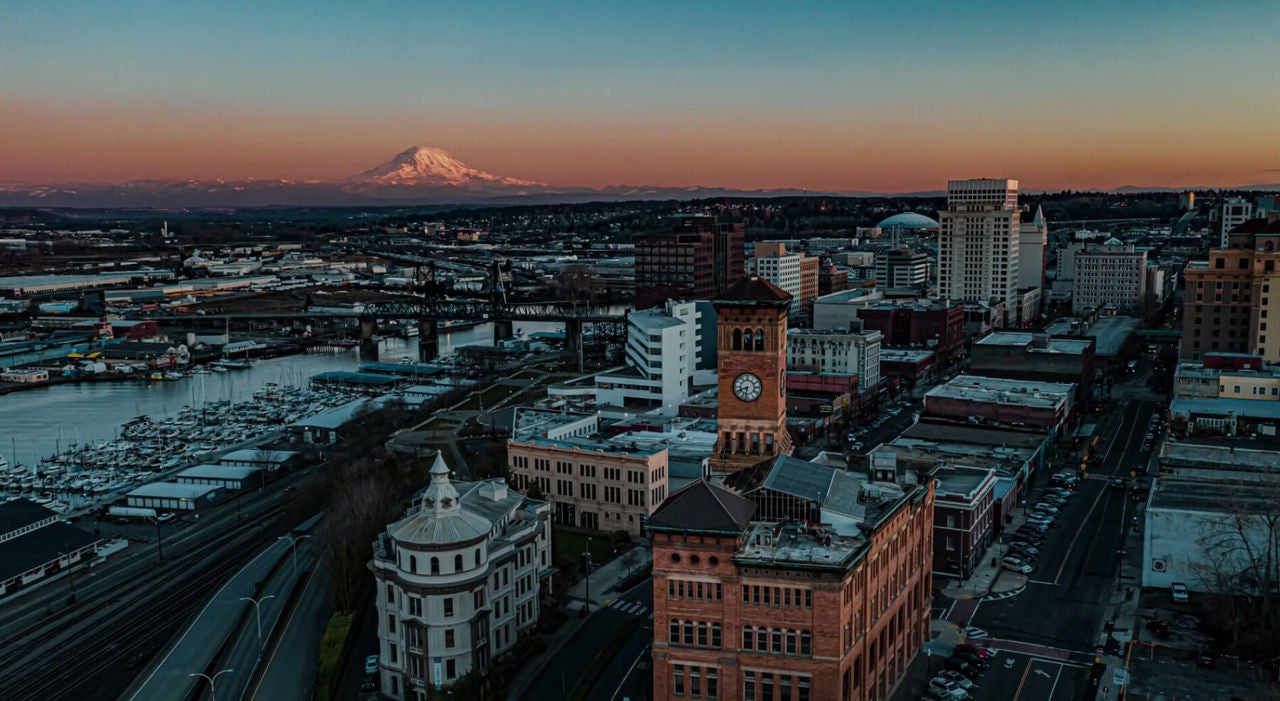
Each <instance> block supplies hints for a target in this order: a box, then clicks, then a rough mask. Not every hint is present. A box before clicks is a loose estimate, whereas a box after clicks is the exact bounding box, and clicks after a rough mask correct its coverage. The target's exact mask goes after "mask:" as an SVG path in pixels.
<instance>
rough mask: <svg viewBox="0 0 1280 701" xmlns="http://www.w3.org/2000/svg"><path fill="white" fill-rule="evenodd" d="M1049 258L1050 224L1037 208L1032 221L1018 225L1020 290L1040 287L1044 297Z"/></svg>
mask: <svg viewBox="0 0 1280 701" xmlns="http://www.w3.org/2000/svg"><path fill="white" fill-rule="evenodd" d="M1048 256H1049V224H1048V222H1046V221H1045V218H1044V210H1042V209H1041V208H1040V207H1039V206H1037V207H1036V213H1035V215H1034V216H1033V217H1032V218H1031V221H1024V222H1019V224H1018V289H1020V290H1026V289H1030V288H1032V287H1038V288H1040V290H1041V297H1042V298H1043V296H1044V281H1045V275H1044V272H1045V263H1046V261H1047V260H1048Z"/></svg>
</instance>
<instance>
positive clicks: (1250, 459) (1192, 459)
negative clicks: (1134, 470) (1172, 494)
mask: <svg viewBox="0 0 1280 701" xmlns="http://www.w3.org/2000/svg"><path fill="white" fill-rule="evenodd" d="M1251 444H1253V445H1251ZM1160 469H1161V470H1162V471H1164V470H1171V471H1173V472H1175V473H1178V474H1182V473H1186V472H1189V471H1194V470H1205V471H1210V470H1212V471H1219V470H1221V471H1229V472H1247V473H1255V474H1270V475H1275V476H1276V477H1280V446H1277V445H1276V442H1275V441H1274V440H1272V441H1270V442H1269V443H1268V442H1262V443H1255V442H1254V441H1250V440H1249V439H1237V440H1222V439H1216V438H1211V439H1203V440H1195V439H1192V440H1188V441H1178V440H1169V441H1165V443H1164V445H1162V446H1161V447H1160Z"/></svg>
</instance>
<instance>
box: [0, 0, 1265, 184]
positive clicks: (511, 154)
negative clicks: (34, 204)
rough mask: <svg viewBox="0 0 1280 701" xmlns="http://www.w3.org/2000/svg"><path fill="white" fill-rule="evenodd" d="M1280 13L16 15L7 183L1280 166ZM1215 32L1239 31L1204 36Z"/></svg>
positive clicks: (753, 177) (197, 11)
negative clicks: (469, 170) (460, 171)
mask: <svg viewBox="0 0 1280 701" xmlns="http://www.w3.org/2000/svg"><path fill="white" fill-rule="evenodd" d="M1277 21H1280V9H1277V8H1276V7H1275V6H1272V5H1269V4H1265V3H1260V2H1258V3H1252V2H1245V3H1238V4H1236V5H1234V6H1233V7H1231V8H1220V7H1209V6H1202V5H1180V4H1174V5H1169V4H1167V3H1155V2H1138V3H1128V4H1125V5H1124V6H1122V7H1117V6H1114V5H1113V4H1104V3H1098V2H1082V3H1076V4H1074V5H1072V6H1071V7H1070V8H1054V9H1044V8H1033V9H1027V8H1023V7H1021V6H1018V5H1013V4H1010V3H986V4H984V5H982V6H981V7H964V8H959V7H934V6H932V5H927V4H924V3H905V4H898V5H895V6H894V7H883V6H878V5H876V6H872V5H866V4H863V3H855V4H851V5H846V4H834V3H833V4H827V3H814V4H811V5H807V6H805V7H803V8H792V7H756V8H748V9H745V10H744V9H742V8H741V7H740V6H737V5H729V4H726V3H704V4H702V5H701V6H699V7H697V8H688V7H684V6H681V5H675V4H671V3H649V4H646V5H644V6H621V7H598V6H583V7H577V6H574V5H571V4H566V3H552V4H549V5H545V4H544V5H539V6H538V7H537V8H535V9H524V8H507V7H503V6H499V5H497V4H486V3H479V4H471V5H469V6H467V7H465V8H463V7H451V8H423V7H396V8H366V7H356V6H349V5H346V4H338V3H322V4H320V5H318V6H310V5H307V6H304V5H301V4H296V3H279V4H275V5H272V6H271V7H267V8H263V7H257V6H253V5H251V4H249V3H236V2H232V3H225V4H219V5H216V6H203V5H198V4H184V3H167V4H159V3H150V2H144V1H142V0H137V1H133V2H125V3H121V4H119V5H113V6H111V7H110V8H107V7H101V8H99V7H89V8H80V9H78V10H77V11H76V12H74V13H72V12H67V11H65V9H62V8H59V6H58V5H57V4H56V3H53V4H50V3H18V5H17V6H16V7H15V8H12V10H11V13H10V18H9V21H6V22H5V23H4V24H3V25H0V60H2V61H3V62H4V63H5V65H6V66H7V67H8V68H9V70H6V71H5V72H4V75H3V76H0V119H3V120H4V123H5V124H6V129H5V131H4V133H3V134H0V181H5V182H30V183H59V182H123V181H129V180H138V179H179V180H181V179H196V180H206V179H218V178H221V179H228V180H232V179H246V178H258V179H277V178H286V179H296V180H334V179H342V178H346V177H349V176H351V175H354V174H356V173H359V172H361V171H363V170H366V169H368V168H370V167H373V166H375V165H377V164H378V163H381V162H383V161H385V160H386V159H387V158H389V157H390V156H391V155H393V154H395V153H397V152H399V151H401V150H403V149H404V148H405V147H407V146H409V145H412V144H426V145H432V146H438V147H441V148H443V149H445V150H448V151H450V152H451V153H453V154H455V155H456V156H458V157H459V158H460V159H461V160H463V161H465V162H467V163H468V164H470V165H473V166H475V167H477V168H480V169H483V170H486V171H489V172H492V173H496V174H499V175H502V176H509V177H514V178H522V179H528V180H535V181H541V182H546V183H551V184H553V185H557V186H582V187H603V186H609V185H623V184H627V185H661V186H671V187H675V186H695V185H701V186H708V187H726V188H742V189H763V188H768V189H772V188H806V189H811V190H819V191H834V192H850V191H877V192H913V191H936V190H940V189H941V188H942V187H943V186H944V183H945V182H946V181H947V180H948V179H950V178H954V177H971V176H972V177H977V176H982V175H990V176H1000V177H1003V176H1009V177H1016V178H1018V179H1019V180H1020V181H1021V183H1022V184H1023V187H1024V188H1025V189H1027V190H1058V189H1112V188H1116V187H1120V186H1125V185H1136V186H1155V187H1232V186H1244V185H1252V184H1259V183H1272V182H1276V181H1278V180H1280V120H1276V119H1275V117H1276V109H1275V104H1274V102H1273V100H1272V98H1271V97H1270V96H1269V94H1268V93H1267V91H1265V90H1260V89H1256V88H1251V87H1250V84H1249V83H1250V81H1247V80H1241V79H1237V78H1233V77H1231V76H1238V75H1239V74H1240V72H1241V71H1242V70H1243V71H1246V72H1247V71H1248V70H1249V69H1250V67H1251V66H1254V67H1261V66H1265V65H1271V64H1273V63H1274V62H1275V60H1276V59H1277V58H1280V49H1277V48H1276V47H1275V45H1274V42H1271V41H1269V40H1267V36H1266V35H1267V34H1268V32H1269V30H1268V27H1274V26H1275V25H1276V22H1277ZM1204 46H1212V47H1213V51H1206V50H1203V49H1200V50H1196V49H1197V47H1204Z"/></svg>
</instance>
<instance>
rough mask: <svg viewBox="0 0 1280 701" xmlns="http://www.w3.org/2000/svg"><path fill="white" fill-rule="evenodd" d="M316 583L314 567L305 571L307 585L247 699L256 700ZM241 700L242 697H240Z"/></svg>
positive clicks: (281, 629)
mask: <svg viewBox="0 0 1280 701" xmlns="http://www.w3.org/2000/svg"><path fill="white" fill-rule="evenodd" d="M315 581H316V571H315V566H313V567H312V568H311V569H309V570H308V571H307V585H306V586H305V587H303V588H302V593H301V594H299V595H298V600H297V602H296V603H295V605H294V607H293V610H292V611H290V612H289V618H288V619H286V620H285V622H284V627H283V628H280V631H281V632H280V635H279V637H277V638H276V644H275V646H273V647H272V648H271V656H270V657H268V658H267V661H266V662H265V663H263V665H262V673H261V674H260V675H258V683H257V684H254V686H253V693H252V694H250V695H249V698H251V699H256V698H258V690H260V689H261V688H262V682H263V681H265V680H266V678H267V673H268V672H270V671H271V663H272V662H274V661H275V659H276V653H278V652H280V643H282V642H284V636H285V635H286V634H287V633H288V632H289V626H290V625H292V624H293V619H294V617H295V616H297V615H298V610H299V609H301V608H302V604H303V603H304V602H305V601H306V600H307V590H308V589H310V588H311V584H312V583H313V582H315ZM242 698H243V697H242Z"/></svg>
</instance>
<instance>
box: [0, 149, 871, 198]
mask: <svg viewBox="0 0 1280 701" xmlns="http://www.w3.org/2000/svg"><path fill="white" fill-rule="evenodd" d="M825 194H841V193H824V192H813V191H806V190H798V189H778V190H739V189H732V188H715V187H663V186H642V185H641V186H631V185H617V186H611V187H605V188H599V189H597V188H589V187H561V186H555V185H548V184H547V183H541V182H537V181H533V180H522V179H520V178H514V177H508V176H503V175H495V174H493V173H489V172H487V171H484V170H480V169H478V168H473V167H471V166H469V165H467V164H466V163H464V162H463V161H461V160H459V159H457V158H455V157H454V156H453V155H451V154H450V153H449V152H447V151H445V150H444V149H441V148H437V147H433V146H415V147H413V148H410V149H406V150H404V151H402V152H400V153H399V154H397V155H396V156H395V157H394V158H392V159H391V160H390V161H387V162H386V163H383V164H382V165H380V166H378V167H376V168H372V169H370V170H366V171H364V172H363V173H359V174H357V175H353V176H351V177H349V178H345V179H342V180H327V181H298V180H255V179H248V180H206V181H201V180H135V181H131V182H126V183H118V184H102V183H60V184H48V185H29V184H13V183H0V207H31V206H36V207H143V208H146V207H265V206H273V205H281V206H360V207H365V206H384V205H385V206H413V205H442V204H493V205H508V204H545V203H571V202H589V201H592V200H615V201H620V200H661V199H673V200H685V199H690V198H698V197H779V196H794V195H825ZM843 194H846V195H862V194H867V193H843Z"/></svg>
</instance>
